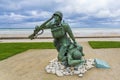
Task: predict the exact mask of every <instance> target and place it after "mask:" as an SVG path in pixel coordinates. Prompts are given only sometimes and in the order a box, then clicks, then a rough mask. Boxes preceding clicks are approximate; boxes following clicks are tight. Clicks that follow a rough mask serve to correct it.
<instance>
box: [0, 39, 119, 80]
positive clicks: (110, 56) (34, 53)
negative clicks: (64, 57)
mask: <svg viewBox="0 0 120 80" xmlns="http://www.w3.org/2000/svg"><path fill="white" fill-rule="evenodd" d="M79 43H80V44H81V45H82V46H83V47H84V53H85V58H88V59H89V58H99V59H102V60H105V61H106V62H107V63H109V65H110V66H111V69H97V68H93V69H91V70H89V71H88V72H86V73H85V74H84V76H83V77H82V78H80V77H78V76H77V75H74V76H64V77H57V76H56V75H53V74H48V73H46V72H45V69H44V68H45V66H46V65H48V63H49V61H50V60H52V59H54V58H56V56H57V51H56V50H55V49H43V50H40V49H34V50H28V51H26V52H23V53H21V54H18V55H15V56H13V57H10V58H8V59H6V60H3V61H0V80H119V79H120V48H114V49H113V48H109V49H92V48H91V47H90V46H89V45H88V43H87V42H86V41H85V42H81V41H79Z"/></svg>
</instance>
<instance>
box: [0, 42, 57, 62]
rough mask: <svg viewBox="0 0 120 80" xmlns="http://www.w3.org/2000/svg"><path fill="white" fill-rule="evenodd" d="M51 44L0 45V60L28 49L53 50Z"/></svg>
mask: <svg viewBox="0 0 120 80" xmlns="http://www.w3.org/2000/svg"><path fill="white" fill-rule="evenodd" d="M54 48H55V47H54V45H53V43H52V42H26V43H22V42H21V43H0V60H3V59H6V58H9V57H11V56H13V55H16V54H19V53H21V52H24V51H26V50H28V49H54Z"/></svg>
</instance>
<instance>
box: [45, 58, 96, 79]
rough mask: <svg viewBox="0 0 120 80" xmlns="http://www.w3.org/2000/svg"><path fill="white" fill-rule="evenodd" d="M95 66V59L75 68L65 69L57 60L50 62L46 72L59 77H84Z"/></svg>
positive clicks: (87, 60)
mask: <svg viewBox="0 0 120 80" xmlns="http://www.w3.org/2000/svg"><path fill="white" fill-rule="evenodd" d="M94 65H95V62H94V59H86V61H85V63H83V64H81V65H79V66H78V67H77V69H76V68H75V67H65V66H64V65H62V63H61V62H59V61H58V60H57V59H53V60H52V61H50V63H49V65H47V66H46V68H45V70H46V72H47V73H51V74H56V75H57V76H66V75H78V76H80V77H82V76H83V75H84V73H86V72H87V71H88V70H90V69H91V68H93V67H94Z"/></svg>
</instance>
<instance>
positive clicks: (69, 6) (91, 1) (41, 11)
mask: <svg viewBox="0 0 120 80" xmlns="http://www.w3.org/2000/svg"><path fill="white" fill-rule="evenodd" d="M0 3H1V4H0V24H1V25H0V27H8V24H9V25H11V26H14V27H15V25H16V27H18V26H19V27H20V26H21V27H23V26H22V25H26V27H32V26H33V24H34V25H35V23H41V22H44V21H45V20H47V19H48V18H50V17H51V15H52V14H53V13H54V12H55V11H62V13H63V14H64V20H66V22H68V23H69V24H70V26H72V27H91V26H95V27H105V26H108V27H109V26H111V24H112V26H113V27H114V26H118V27H119V25H120V9H119V7H120V1H119V0H7V1H5V0H0ZM30 23H32V24H30ZM116 24H117V25H116ZM33 27H34V26H33Z"/></svg>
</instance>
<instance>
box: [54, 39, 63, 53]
mask: <svg viewBox="0 0 120 80" xmlns="http://www.w3.org/2000/svg"><path fill="white" fill-rule="evenodd" d="M54 46H55V47H56V49H57V51H58V52H59V51H60V47H61V45H60V42H59V40H57V39H55V40H54Z"/></svg>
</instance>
